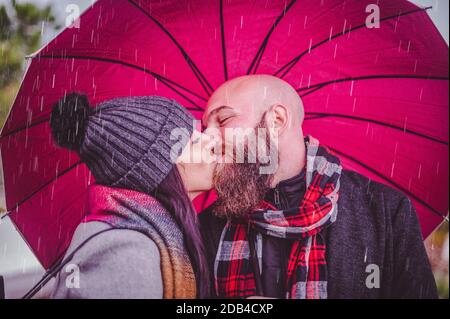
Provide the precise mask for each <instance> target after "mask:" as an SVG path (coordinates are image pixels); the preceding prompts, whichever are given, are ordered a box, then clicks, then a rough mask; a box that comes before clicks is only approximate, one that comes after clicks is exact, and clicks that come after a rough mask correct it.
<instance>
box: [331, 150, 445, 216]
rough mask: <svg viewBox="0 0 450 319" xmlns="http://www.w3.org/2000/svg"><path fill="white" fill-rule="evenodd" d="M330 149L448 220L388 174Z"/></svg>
mask: <svg viewBox="0 0 450 319" xmlns="http://www.w3.org/2000/svg"><path fill="white" fill-rule="evenodd" d="M327 147H328V148H329V149H331V150H332V151H333V152H335V153H337V154H339V155H341V156H343V157H346V158H347V159H349V160H351V161H353V162H355V163H357V164H358V165H360V166H362V167H364V168H365V169H367V170H369V171H370V172H372V173H373V174H375V175H377V176H378V177H380V178H381V179H383V180H385V181H386V182H388V183H389V184H391V185H393V186H394V187H396V188H398V189H399V190H401V191H402V192H404V193H405V194H407V195H408V196H409V197H411V198H413V199H414V200H415V201H417V202H419V203H420V204H421V205H423V206H425V207H426V208H428V209H429V210H431V211H432V212H433V213H434V214H436V215H437V216H439V217H440V218H442V219H443V220H446V219H447V217H446V216H445V215H444V214H442V213H441V212H439V210H437V209H435V208H434V207H432V206H431V205H429V204H428V203H427V202H425V201H424V200H422V199H420V198H419V197H417V196H416V195H414V194H413V193H411V192H410V191H409V190H407V189H405V188H404V187H402V186H400V185H399V184H397V183H395V182H393V181H392V180H390V179H389V178H387V177H386V176H384V175H383V174H381V173H380V172H378V171H377V170H375V169H373V168H371V167H370V166H368V165H366V164H364V163H363V162H361V161H359V160H357V159H355V158H354V157H352V156H350V155H348V154H346V153H344V152H341V151H338V150H336V149H334V148H332V147H329V146H327Z"/></svg>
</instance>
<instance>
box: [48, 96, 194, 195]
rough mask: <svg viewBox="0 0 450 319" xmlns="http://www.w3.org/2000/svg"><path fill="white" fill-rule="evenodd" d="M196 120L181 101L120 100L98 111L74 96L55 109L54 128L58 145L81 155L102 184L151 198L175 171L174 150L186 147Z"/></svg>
mask: <svg viewBox="0 0 450 319" xmlns="http://www.w3.org/2000/svg"><path fill="white" fill-rule="evenodd" d="M193 120H194V118H193V117H192V115H191V114H190V113H189V112H188V111H187V110H186V109H185V108H184V107H183V106H181V105H180V104H178V103H177V102H176V101H174V100H169V99H166V98H163V97H159V96H142V97H126V98H117V99H113V100H109V101H106V102H103V103H101V104H99V105H97V106H96V107H95V108H93V107H91V106H90V105H89V102H88V99H87V97H86V96H85V95H81V94H77V93H72V94H70V95H68V96H66V97H65V98H63V99H62V100H60V101H59V102H58V103H56V104H55V105H54V107H53V111H52V115H51V119H50V126H51V129H52V134H53V137H54V139H55V141H56V143H57V144H58V145H60V146H62V147H65V148H68V149H70V150H75V151H77V152H78V154H79V155H80V157H81V159H82V160H83V162H84V163H86V165H87V166H88V167H89V169H90V170H91V172H92V174H93V175H94V177H95V180H96V183H98V184H102V185H107V186H112V187H119V188H128V189H134V190H139V191H142V192H145V193H149V192H151V191H152V190H153V189H155V187H156V186H158V184H160V183H161V181H162V180H163V179H164V178H165V177H166V176H167V174H169V172H170V171H171V170H172V168H173V166H174V163H173V162H172V160H171V149H172V147H173V146H174V145H175V144H176V143H182V144H181V145H180V144H179V145H178V146H181V147H178V149H181V148H182V147H184V145H185V144H186V143H187V141H188V140H189V137H190V136H191V134H192V131H193ZM176 128H179V129H181V130H178V131H177V133H178V135H176V136H175V138H172V139H171V134H172V132H173V130H174V129H176Z"/></svg>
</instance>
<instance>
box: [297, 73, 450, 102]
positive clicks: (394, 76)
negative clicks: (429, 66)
mask: <svg viewBox="0 0 450 319" xmlns="http://www.w3.org/2000/svg"><path fill="white" fill-rule="evenodd" d="M372 79H425V80H439V81H448V80H449V78H448V77H444V76H428V75H408V74H386V75H381V74H380V75H365V76H360V77H348V78H342V79H335V80H332V81H326V82H322V83H317V84H314V85H310V86H308V87H302V88H298V89H297V90H296V91H297V92H299V93H300V92H302V91H307V90H309V91H308V92H306V93H304V94H302V95H301V97H305V96H307V95H309V94H312V93H314V92H316V91H318V90H320V89H321V88H323V87H325V86H327V85H330V84H334V83H341V82H348V81H361V80H372Z"/></svg>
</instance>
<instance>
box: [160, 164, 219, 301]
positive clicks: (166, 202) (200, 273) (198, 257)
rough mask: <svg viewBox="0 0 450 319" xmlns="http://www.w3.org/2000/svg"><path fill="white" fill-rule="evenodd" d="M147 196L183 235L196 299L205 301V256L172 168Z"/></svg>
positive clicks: (207, 282) (183, 190)
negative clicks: (153, 200)
mask: <svg viewBox="0 0 450 319" xmlns="http://www.w3.org/2000/svg"><path fill="white" fill-rule="evenodd" d="M151 195H152V196H154V197H155V199H156V200H158V201H159V202H160V203H161V204H162V205H163V206H164V207H165V208H166V209H167V210H168V211H169V212H170V213H172V215H173V217H174V218H175V221H176V222H177V223H178V225H179V227H180V228H181V231H182V232H183V234H184V242H185V245H186V249H187V252H188V255H189V258H190V260H191V263H192V268H193V269H194V273H195V278H196V282H197V297H198V298H207V297H209V296H210V294H209V292H210V276H209V270H208V262H207V259H206V256H205V246H204V244H203V238H202V235H201V234H200V229H199V225H198V218H197V212H196V211H195V209H194V206H193V205H192V202H191V200H190V198H189V197H188V194H187V191H186V188H185V187H184V184H183V180H182V179H181V176H180V173H179V172H178V168H177V167H176V166H174V167H173V168H172V170H171V171H170V172H169V174H168V175H167V176H166V178H165V179H164V180H163V181H162V182H161V183H160V184H159V185H158V186H157V187H156V189H155V190H153V191H152V193H151Z"/></svg>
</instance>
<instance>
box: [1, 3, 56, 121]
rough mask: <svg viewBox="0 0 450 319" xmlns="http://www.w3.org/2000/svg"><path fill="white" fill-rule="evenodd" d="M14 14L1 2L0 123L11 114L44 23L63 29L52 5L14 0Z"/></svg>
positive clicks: (39, 42)
mask: <svg viewBox="0 0 450 319" xmlns="http://www.w3.org/2000/svg"><path fill="white" fill-rule="evenodd" d="M11 8H12V10H11V14H8V10H7V7H6V5H2V6H0V127H1V126H3V123H4V121H5V119H6V116H7V114H8V111H9V108H10V107H11V104H12V102H13V99H14V97H15V95H16V92H17V90H18V88H19V85H20V80H21V77H22V74H23V72H24V66H25V56H26V55H28V54H31V53H33V52H34V51H36V50H37V49H39V46H40V44H41V36H42V30H43V23H46V24H48V25H49V26H50V27H52V28H54V29H59V28H60V26H58V25H57V24H56V22H55V17H54V16H53V14H52V8H51V6H50V5H48V6H46V7H44V8H42V9H41V8H39V7H37V6H36V5H34V4H31V3H17V2H16V1H15V0H11Z"/></svg>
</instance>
